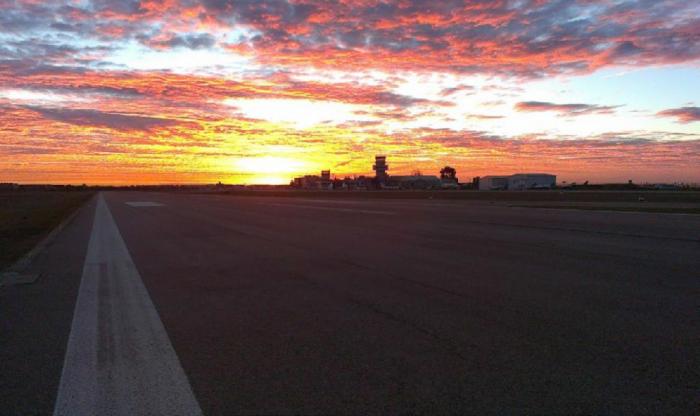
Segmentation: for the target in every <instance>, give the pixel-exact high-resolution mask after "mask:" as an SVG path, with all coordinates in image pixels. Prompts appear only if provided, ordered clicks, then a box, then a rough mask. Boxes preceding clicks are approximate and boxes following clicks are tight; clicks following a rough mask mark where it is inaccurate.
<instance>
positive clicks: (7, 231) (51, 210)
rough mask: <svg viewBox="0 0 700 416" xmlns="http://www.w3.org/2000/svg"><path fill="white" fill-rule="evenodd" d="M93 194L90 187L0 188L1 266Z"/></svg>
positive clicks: (14, 259)
mask: <svg viewBox="0 0 700 416" xmlns="http://www.w3.org/2000/svg"><path fill="white" fill-rule="evenodd" d="M92 195H93V192H90V191H73V192H66V191H13V192H0V270H2V269H4V268H5V267H8V266H10V265H11V264H12V263H13V262H14V261H16V260H17V259H19V258H20V257H21V256H22V255H24V254H25V253H27V252H28V251H30V250H31V249H32V248H33V247H34V246H35V245H36V244H37V243H38V242H39V241H41V239H42V238H43V237H44V236H46V235H47V234H48V233H49V232H50V231H51V230H52V229H53V228H54V227H56V226H57V225H58V224H59V223H60V222H61V221H62V220H63V219H64V218H66V217H67V216H68V215H70V214H71V213H72V212H73V211H75V210H76V209H77V208H78V207H80V206H81V205H82V204H83V203H84V202H85V201H86V200H87V199H88V198H90V197H91V196H92Z"/></svg>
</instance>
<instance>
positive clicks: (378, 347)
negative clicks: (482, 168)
mask: <svg viewBox="0 0 700 416" xmlns="http://www.w3.org/2000/svg"><path fill="white" fill-rule="evenodd" d="M699 254H700V216H697V215H673V214H648V213H624V212H598V211H575V210H549V209H532V208H511V207H506V206H502V205H497V204H489V203H487V202H483V201H480V202H470V201H431V200H400V201H392V200H346V199H344V200H324V199H299V198H260V197H233V196H226V195H195V194H175V193H171V194H169V193H145V192H110V193H103V194H102V195H101V196H100V197H97V198H95V199H93V200H92V201H91V202H90V203H88V204H87V205H85V206H84V207H83V208H82V209H81V211H80V213H79V214H78V215H77V216H76V217H75V220H74V221H73V222H72V223H71V224H69V225H68V226H67V227H66V228H65V229H64V230H63V231H62V232H61V233H60V234H59V235H58V237H57V238H56V240H55V241H54V242H53V243H52V244H51V245H50V246H49V247H48V249H47V250H46V252H45V253H43V254H42V255H41V256H40V257H39V258H38V259H37V260H36V261H35V264H33V265H32V268H33V270H34V271H37V272H40V273H41V278H40V279H39V280H38V281H37V282H36V283H34V284H31V285H24V286H12V287H3V288H0V366H1V367H0V370H1V371H0V414H27V413H36V414H51V413H52V412H54V411H55V412H56V414H67V413H70V411H66V409H71V408H73V409H82V410H81V412H82V413H89V410H90V409H93V410H94V409H99V410H100V413H103V414H109V413H110V412H111V413H113V414H120V413H122V414H124V413H126V412H130V413H132V414H135V413H138V411H139V409H141V410H143V409H151V412H157V411H158V409H168V406H170V407H169V409H170V410H169V411H168V413H170V414H173V411H174V410H173V409H179V410H178V411H179V412H180V413H182V414H196V413H198V412H200V411H201V412H202V413H204V414H300V413H301V414H309V413H323V414H328V413H332V414H339V413H343V414H365V413H375V414H376V413H381V414H397V413H431V414H434V413H472V414H475V413H478V414H481V413H501V414H502V413H507V414H534V413H536V414H554V413H558V414H571V413H595V414H601V413H605V414H611V413H614V414H618V413H651V414H660V413H676V414H683V413H686V414H692V413H695V412H697V409H700V347H699V346H700V290H699V289H700V255H699ZM88 385H90V386H94V388H87V387H86V386H88ZM135 392H136V393H135ZM134 395H136V396H138V397H137V398H136V399H133V403H129V400H132V399H130V398H131V397H133V396H134ZM115 398H119V399H118V400H117V399H115ZM142 406H151V407H150V408H149V407H142ZM61 409H63V410H61ZM153 409H155V410H153ZM144 411H145V410H144ZM77 413H80V412H76V414H77ZM176 413H177V411H176Z"/></svg>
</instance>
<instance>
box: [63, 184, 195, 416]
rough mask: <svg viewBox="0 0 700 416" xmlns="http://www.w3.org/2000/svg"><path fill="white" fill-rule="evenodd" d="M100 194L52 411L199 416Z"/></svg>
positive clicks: (170, 348)
mask: <svg viewBox="0 0 700 416" xmlns="http://www.w3.org/2000/svg"><path fill="white" fill-rule="evenodd" d="M201 414H202V411H201V409H200V407H199V404H198V403H197V400H196V399H195V397H194V393H193V392H192V388H191V387H190V384H189V381H188V380H187V376H186V375H185V372H184V370H183V369H182V366H181V365H180V361H179V360H178V358H177V355H176V353H175V350H174V349H173V346H172V344H171V343H170V340H169V338H168V335H167V333H166V332H165V328H164V327H163V323H162V322H161V320H160V318H159V316H158V312H157V311H156V309H155V307H154V306H153V302H152V301H151V298H150V297H149V295H148V291H147V290H146V287H145V286H144V284H143V282H142V280H141V276H140V275H139V272H138V270H136V266H135V265H134V262H133V261H132V259H131V256H130V255H129V251H128V250H127V248H126V245H125V243H124V240H123V239H122V237H121V234H120V233H119V229H118V228H117V225H116V223H115V222H114V219H113V218H112V214H111V213H110V211H109V208H108V207H107V204H106V203H105V201H104V198H103V196H102V194H100V195H99V196H98V199H97V208H96V210H95V219H94V222H93V226H92V233H91V235H90V242H89V244H88V251H87V256H86V258H85V265H84V267H83V275H82V280H81V283H80V290H79V293H78V300H77V303H76V305H75V311H74V313H73V323H72V326H71V332H70V336H69V338H68V348H67V351H66V358H65V362H64V364H63V372H62V374H61V382H60V385H59V388H58V397H57V399H56V405H55V408H54V415H201Z"/></svg>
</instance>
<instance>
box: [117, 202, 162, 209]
mask: <svg viewBox="0 0 700 416" xmlns="http://www.w3.org/2000/svg"><path fill="white" fill-rule="evenodd" d="M125 204H126V205H128V206H130V207H135V208H142V207H162V206H163V204H161V203H160V202H153V201H127V202H125Z"/></svg>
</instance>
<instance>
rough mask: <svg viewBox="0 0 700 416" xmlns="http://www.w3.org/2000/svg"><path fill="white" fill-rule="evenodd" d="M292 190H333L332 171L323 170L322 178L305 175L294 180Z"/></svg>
mask: <svg viewBox="0 0 700 416" xmlns="http://www.w3.org/2000/svg"><path fill="white" fill-rule="evenodd" d="M290 185H291V186H292V188H298V189H327V190H330V189H333V181H332V180H331V171H330V170H323V171H321V176H318V175H304V176H300V177H298V178H294V179H292V182H291V183H290Z"/></svg>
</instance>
